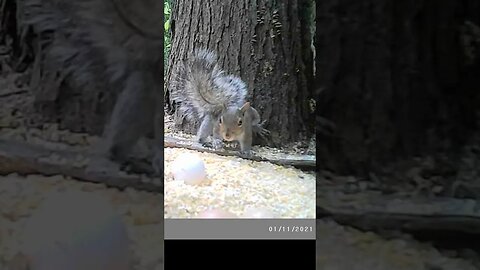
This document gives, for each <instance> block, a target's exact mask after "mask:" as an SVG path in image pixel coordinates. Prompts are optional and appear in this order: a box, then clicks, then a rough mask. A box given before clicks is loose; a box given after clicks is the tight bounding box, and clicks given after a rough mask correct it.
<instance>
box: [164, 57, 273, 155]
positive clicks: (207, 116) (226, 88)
mask: <svg viewBox="0 0 480 270" xmlns="http://www.w3.org/2000/svg"><path fill="white" fill-rule="evenodd" d="M188 60H189V61H188ZM176 75H177V78H176V79H175V80H174V83H173V85H172V86H173V90H174V91H171V99H172V100H173V101H175V103H177V104H179V106H178V107H177V109H178V110H179V112H180V113H181V114H183V115H184V116H185V117H186V118H187V119H188V120H200V121H201V124H200V127H199V128H198V131H197V138H196V140H197V141H198V142H199V143H200V144H202V145H204V146H206V145H208V143H207V138H208V137H209V136H211V135H213V138H212V146H213V147H214V148H215V149H216V150H219V149H222V148H223V141H222V140H225V141H228V142H232V141H237V142H239V144H240V150H241V151H240V155H241V156H251V155H252V152H251V148H252V136H253V133H256V134H259V135H260V136H262V137H264V136H266V135H267V134H269V133H270V131H269V130H267V129H265V128H263V125H264V123H265V121H263V122H262V123H261V122H260V120H261V119H260V114H259V113H258V111H257V110H256V109H255V108H253V107H252V106H251V105H250V102H246V96H247V86H246V84H245V83H244V82H243V81H242V79H241V78H240V77H238V76H235V75H229V74H226V73H225V71H224V70H222V68H221V67H220V66H219V64H218V62H217V55H216V53H215V52H214V51H211V50H208V49H204V48H201V49H197V50H195V51H194V52H193V55H192V56H191V57H190V58H188V59H187V61H185V62H184V63H183V64H180V65H178V66H177V72H176Z"/></svg>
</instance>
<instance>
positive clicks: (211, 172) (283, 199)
mask: <svg viewBox="0 0 480 270" xmlns="http://www.w3.org/2000/svg"><path fill="white" fill-rule="evenodd" d="M184 153H193V154H196V155H198V156H199V157H200V158H201V159H202V160H203V162H204V163H205V167H206V172H207V180H206V181H205V183H202V184H201V185H189V184H186V183H184V182H183V181H176V180H174V179H173V176H172V174H171V171H172V163H173V161H174V160H175V159H176V158H177V157H178V156H179V155H181V154H184ZM164 183H165V218H191V217H195V216H196V215H198V214H199V213H200V212H201V211H204V210H207V209H209V208H220V209H223V210H225V211H229V212H231V213H233V214H235V215H237V216H241V215H243V214H244V212H245V211H246V210H247V209H248V208H263V209H268V210H270V211H271V212H272V213H273V214H274V216H275V217H278V218H315V206H316V201H315V199H316V197H315V175H314V174H313V173H305V172H302V171H300V170H298V169H294V168H286V167H282V166H277V165H274V164H270V163H268V162H254V161H250V160H245V159H241V158H237V157H231V156H230V157H224V156H219V155H215V154H210V153H200V152H196V151H190V150H185V149H180V148H166V149H165V180H164Z"/></svg>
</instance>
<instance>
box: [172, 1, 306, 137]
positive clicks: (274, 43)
mask: <svg viewBox="0 0 480 270" xmlns="http://www.w3.org/2000/svg"><path fill="white" fill-rule="evenodd" d="M312 5H313V1H311V0H292V1H267V0H259V1H251V0H249V1H233V0H227V1H224V0H213V1H186V0H176V1H174V4H173V8H172V24H171V26H172V46H171V52H170V56H169V63H168V69H167V74H166V86H165V89H166V93H165V94H166V100H167V101H168V103H169V105H170V109H171V110H174V109H175V107H174V106H173V104H172V103H171V101H170V100H169V94H168V93H169V92H168V91H170V89H169V82H170V81H171V80H172V79H173V78H174V76H175V74H172V70H174V69H173V67H174V66H175V65H177V64H179V61H180V60H181V59H184V58H185V57H186V56H187V54H189V53H191V52H192V51H193V49H194V48H198V47H206V48H209V49H212V50H215V51H216V52H217V54H218V56H219V62H220V64H221V65H222V66H223V68H224V69H225V70H226V71H228V72H229V73H233V74H236V75H239V76H240V77H241V78H242V79H243V80H244V81H245V82H246V83H247V86H248V89H249V95H248V99H249V100H250V101H252V105H253V106H254V107H255V108H256V109H258V111H259V113H260V115H261V117H262V119H266V120H267V125H266V127H267V128H268V129H270V130H271V131H272V139H273V140H272V141H273V143H274V144H277V145H278V144H281V143H285V142H290V141H293V140H298V139H300V138H302V137H305V136H311V135H312V134H313V130H314V125H313V123H314V121H313V112H312V109H311V101H312V99H313V90H312V87H313V72H312V71H313V56H312V50H311V45H312V44H311V40H312V35H311V28H310V27H311V23H313V22H312V21H311V19H310V18H309V17H308V16H309V15H310V14H311V13H312V11H313V9H312ZM179 124H180V125H181V126H182V127H183V128H184V130H186V131H189V132H193V131H194V127H195V126H196V124H197V123H183V122H182V123H179Z"/></svg>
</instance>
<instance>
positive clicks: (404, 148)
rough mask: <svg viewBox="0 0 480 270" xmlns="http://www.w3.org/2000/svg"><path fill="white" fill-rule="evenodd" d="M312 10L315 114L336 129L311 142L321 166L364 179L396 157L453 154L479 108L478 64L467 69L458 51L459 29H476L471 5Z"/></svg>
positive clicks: (476, 8)
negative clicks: (317, 90)
mask: <svg viewBox="0 0 480 270" xmlns="http://www.w3.org/2000/svg"><path fill="white" fill-rule="evenodd" d="M317 5H318V7H317V12H318V13H317V21H318V25H317V27H318V30H319V31H318V33H319V34H318V36H317V38H318V47H317V59H318V61H319V62H318V69H317V72H318V73H317V74H318V76H319V77H318V79H319V81H320V83H321V87H322V88H323V89H324V91H323V92H322V94H321V97H320V101H321V102H320V103H319V104H318V108H319V113H320V115H321V116H322V117H325V118H327V119H328V120H330V121H332V122H333V123H334V124H335V126H336V132H335V133H334V134H333V135H326V134H320V136H319V138H318V141H319V142H321V143H319V151H318V157H317V158H318V159H319V160H322V164H321V165H322V167H323V168H330V169H333V170H336V171H340V172H343V173H365V174H366V173H368V172H371V171H375V170H378V169H380V168H382V167H383V166H385V165H387V164H390V163H391V162H394V161H397V160H399V159H402V158H409V157H413V156H421V155H434V154H436V153H443V154H447V156H450V157H453V156H454V155H453V154H455V153H458V151H459V150H461V148H462V146H463V145H464V144H465V142H466V141H467V140H468V139H469V137H470V135H471V134H472V132H473V130H474V127H475V121H476V118H475V117H476V115H475V113H476V110H477V108H478V107H479V105H480V103H479V100H478V98H479V93H480V92H479V91H478V85H479V84H480V77H478V76H475V74H477V75H478V74H479V73H478V72H479V71H480V65H479V64H480V63H479V56H480V55H479V53H478V50H477V51H476V55H475V56H473V57H474V58H473V59H472V61H471V62H470V63H467V61H466V57H465V52H466V48H465V47H464V46H463V45H462V43H461V42H460V41H461V38H462V37H465V35H464V34H462V32H461V31H460V30H461V29H462V26H463V25H464V23H465V21H466V20H471V21H472V22H474V23H476V24H477V25H480V24H479V23H480V16H479V14H480V5H479V3H478V1H475V0H467V1H450V0H438V1H427V0H425V1H394V0H383V1H376V0H367V1H348V0H325V1H318V2H317ZM478 41H480V39H477V42H478ZM478 48H479V47H478V43H477V49H478Z"/></svg>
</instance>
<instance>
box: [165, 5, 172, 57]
mask: <svg viewBox="0 0 480 270" xmlns="http://www.w3.org/2000/svg"><path fill="white" fill-rule="evenodd" d="M171 14H172V7H171V0H164V8H163V15H164V18H165V24H164V30H165V34H164V46H163V53H164V59H163V60H164V64H165V65H167V61H168V55H169V53H170V47H171V46H172V41H171V32H170V16H171Z"/></svg>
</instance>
